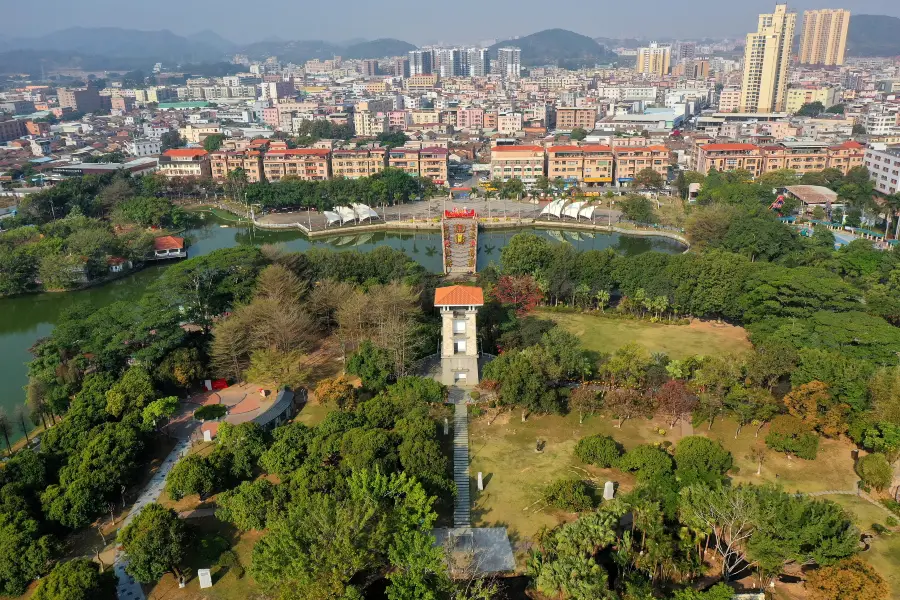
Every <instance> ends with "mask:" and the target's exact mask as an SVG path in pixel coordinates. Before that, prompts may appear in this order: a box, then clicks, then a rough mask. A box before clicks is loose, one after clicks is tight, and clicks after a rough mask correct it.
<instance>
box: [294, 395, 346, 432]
mask: <svg viewBox="0 0 900 600" xmlns="http://www.w3.org/2000/svg"><path fill="white" fill-rule="evenodd" d="M334 410H337V407H335V406H332V405H330V404H321V403H319V402H315V401H312V400H311V401H309V402H307V403H306V404H304V405H303V408H301V409H300V412H299V413H298V414H297V416H296V417H294V422H295V423H303V424H304V425H306V426H307V427H314V426H315V425H318V424H319V423H321V422H322V421H324V420H325V417H327V416H328V413H330V412H332V411H334Z"/></svg>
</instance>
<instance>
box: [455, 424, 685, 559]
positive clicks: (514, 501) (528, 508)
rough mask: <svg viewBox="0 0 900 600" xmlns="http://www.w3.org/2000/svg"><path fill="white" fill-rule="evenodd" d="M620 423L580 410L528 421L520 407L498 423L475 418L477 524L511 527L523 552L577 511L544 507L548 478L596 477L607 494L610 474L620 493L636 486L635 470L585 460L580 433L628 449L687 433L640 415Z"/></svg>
mask: <svg viewBox="0 0 900 600" xmlns="http://www.w3.org/2000/svg"><path fill="white" fill-rule="evenodd" d="M616 423H617V422H616V421H615V420H613V419H609V418H606V417H602V416H594V417H588V418H587V419H585V421H584V423H583V424H582V425H579V424H578V415H576V414H570V415H568V416H565V417H562V416H556V415H543V416H531V417H530V418H529V419H528V420H527V421H526V422H525V423H522V422H521V419H520V414H519V413H518V412H513V413H503V414H501V415H500V416H499V417H497V419H496V420H495V421H494V423H493V424H491V423H490V416H489V415H485V416H482V417H479V418H473V419H470V423H469V452H470V466H469V471H470V473H471V477H472V483H471V488H470V489H471V490H472V492H471V493H472V501H473V506H472V521H473V525H475V526H478V527H491V526H505V527H507V529H508V532H509V535H510V539H511V540H512V542H513V545H514V549H516V550H518V551H519V552H517V554H518V553H520V552H521V550H522V549H523V548H525V547H527V543H528V542H530V541H531V539H532V538H533V536H534V534H536V533H537V532H538V531H540V529H541V528H542V527H544V526H546V527H553V526H555V525H558V524H560V523H562V522H564V521H567V520H571V519H573V518H574V517H575V515H572V514H566V513H560V512H558V511H553V510H546V509H542V507H541V502H540V498H541V492H542V490H543V488H544V487H545V486H546V485H547V484H549V483H551V482H553V481H555V480H557V479H561V478H564V477H581V478H584V479H592V480H593V481H594V482H595V485H597V486H598V487H599V489H598V495H602V490H603V484H604V483H605V482H606V481H608V480H611V481H615V482H617V483H619V485H620V488H619V491H620V493H621V492H624V491H627V490H629V489H631V488H632V487H633V484H634V479H633V477H632V476H631V475H629V474H626V473H622V472H621V471H618V470H615V469H598V468H595V467H592V466H589V465H584V464H582V463H581V461H579V460H578V459H577V458H576V457H575V454H574V450H575V444H576V443H577V442H578V440H579V439H580V438H582V437H585V436H588V435H593V434H597V433H600V434H604V435H609V436H612V437H613V438H614V439H615V440H616V441H618V442H619V443H621V444H622V445H623V446H624V447H625V448H626V449H627V448H632V447H634V446H636V445H638V444H642V443H655V442H662V441H670V442H672V443H674V442H676V441H677V440H678V438H679V437H680V435H681V429H680V428H676V429H675V430H674V431H672V432H668V433H667V434H666V435H660V434H659V433H658V432H657V431H656V429H657V428H659V427H663V428H665V429H668V428H667V427H665V425H663V424H662V423H661V422H658V421H650V420H647V419H634V420H630V421H626V422H625V424H624V426H623V427H622V428H621V429H619V428H617V427H615V424H616ZM538 439H541V440H544V441H545V442H546V445H545V447H544V450H543V452H536V451H535V444H536V442H537V440H538ZM479 471H481V472H482V473H483V478H484V480H485V489H484V491H483V492H478V489H477V485H476V484H477V477H478V472H479Z"/></svg>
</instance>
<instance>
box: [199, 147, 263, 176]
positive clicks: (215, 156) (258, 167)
mask: <svg viewBox="0 0 900 600" xmlns="http://www.w3.org/2000/svg"><path fill="white" fill-rule="evenodd" d="M210 165H211V168H212V177H213V179H215V180H217V181H225V180H226V179H228V174H229V173H231V172H232V171H234V170H236V169H242V170H243V171H244V173H245V174H246V176H247V181H248V182H249V183H258V182H259V181H262V176H263V163H262V152H260V151H259V150H250V151H245V152H228V151H218V152H213V153H212V154H211V155H210Z"/></svg>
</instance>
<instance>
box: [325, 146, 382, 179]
mask: <svg viewBox="0 0 900 600" xmlns="http://www.w3.org/2000/svg"><path fill="white" fill-rule="evenodd" d="M386 164H387V150H386V149H385V148H372V149H359V150H334V151H332V153H331V174H332V175H333V176H334V177H346V178H347V179H359V178H360V177H371V176H372V175H375V174H376V173H381V172H382V171H384V169H385V167H386Z"/></svg>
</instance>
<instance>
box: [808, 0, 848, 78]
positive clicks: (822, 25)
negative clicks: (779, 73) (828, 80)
mask: <svg viewBox="0 0 900 600" xmlns="http://www.w3.org/2000/svg"><path fill="white" fill-rule="evenodd" d="M849 30H850V11H849V10H844V9H842V8H835V9H831V8H825V9H820V10H807V11H805V12H804V13H803V37H802V39H801V40H800V64H801V65H825V66H833V65H842V64H844V52H845V51H846V49H847V32H848V31H849Z"/></svg>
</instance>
